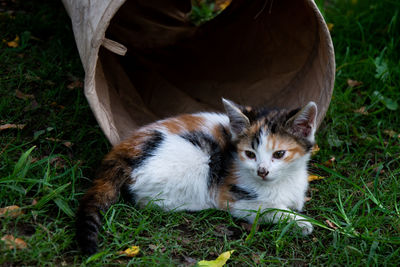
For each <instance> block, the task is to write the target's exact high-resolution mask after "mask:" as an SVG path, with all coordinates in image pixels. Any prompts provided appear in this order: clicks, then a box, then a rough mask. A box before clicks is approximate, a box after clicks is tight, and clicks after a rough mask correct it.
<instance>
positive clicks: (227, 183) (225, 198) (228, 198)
mask: <svg viewBox="0 0 400 267" xmlns="http://www.w3.org/2000/svg"><path fill="white" fill-rule="evenodd" d="M232 172H234V171H233V170H232V171H231V174H230V175H228V176H227V177H226V178H225V179H224V182H223V183H222V184H221V185H220V186H219V187H218V191H219V194H218V206H219V208H220V209H222V210H228V209H229V204H230V203H234V202H235V199H234V198H233V196H232V194H231V192H230V189H231V185H233V184H236V183H237V181H236V177H235V176H234V175H232Z"/></svg>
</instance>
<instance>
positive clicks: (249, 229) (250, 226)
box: [240, 222, 260, 232]
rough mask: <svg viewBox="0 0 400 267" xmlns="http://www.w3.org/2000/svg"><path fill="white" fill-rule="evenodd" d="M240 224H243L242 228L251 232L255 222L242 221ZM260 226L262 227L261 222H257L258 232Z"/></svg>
mask: <svg viewBox="0 0 400 267" xmlns="http://www.w3.org/2000/svg"><path fill="white" fill-rule="evenodd" d="M240 226H242V228H243V229H244V230H246V231H247V232H251V228H252V227H253V224H251V223H245V222H242V223H240ZM258 228H260V226H259V224H257V226H256V232H257V231H258Z"/></svg>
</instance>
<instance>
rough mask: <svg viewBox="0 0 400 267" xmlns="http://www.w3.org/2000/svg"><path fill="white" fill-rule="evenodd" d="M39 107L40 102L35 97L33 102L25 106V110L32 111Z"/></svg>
mask: <svg viewBox="0 0 400 267" xmlns="http://www.w3.org/2000/svg"><path fill="white" fill-rule="evenodd" d="M38 107H39V103H38V102H37V101H36V100H35V99H33V100H32V101H31V103H29V105H28V106H26V107H25V108H24V112H26V111H31V110H35V109H37V108H38Z"/></svg>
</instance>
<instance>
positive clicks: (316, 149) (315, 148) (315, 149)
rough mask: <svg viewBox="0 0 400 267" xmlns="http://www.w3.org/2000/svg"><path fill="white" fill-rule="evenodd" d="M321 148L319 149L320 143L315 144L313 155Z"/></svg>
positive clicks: (312, 150)
mask: <svg viewBox="0 0 400 267" xmlns="http://www.w3.org/2000/svg"><path fill="white" fill-rule="evenodd" d="M319 150H320V149H319V146H318V144H315V145H314V146H313V147H312V149H311V154H312V155H315V154H317V153H318V151H319Z"/></svg>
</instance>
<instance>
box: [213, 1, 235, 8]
mask: <svg viewBox="0 0 400 267" xmlns="http://www.w3.org/2000/svg"><path fill="white" fill-rule="evenodd" d="M231 2H232V0H216V1H215V8H216V9H217V10H221V11H222V10H224V9H225V8H227V7H228V6H229V5H230V3H231Z"/></svg>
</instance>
